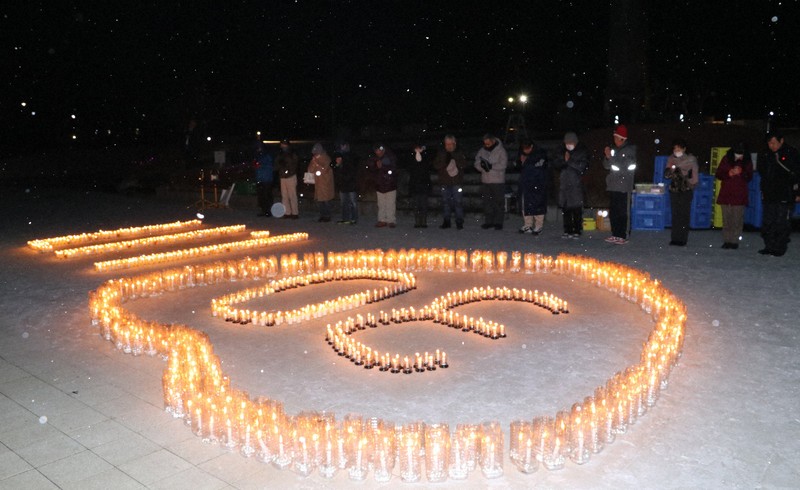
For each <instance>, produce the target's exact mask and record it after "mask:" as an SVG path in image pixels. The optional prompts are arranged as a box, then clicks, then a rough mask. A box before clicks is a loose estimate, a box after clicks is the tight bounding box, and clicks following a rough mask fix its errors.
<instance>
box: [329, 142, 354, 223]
mask: <svg viewBox="0 0 800 490" xmlns="http://www.w3.org/2000/svg"><path fill="white" fill-rule="evenodd" d="M336 147H337V149H336V153H334V154H333V180H334V182H335V183H336V187H337V188H338V189H339V200H340V201H341V204H342V219H341V220H339V221H338V223H339V224H345V225H354V224H356V223H357V222H358V194H357V193H358V163H357V161H356V158H355V157H354V156H353V155H352V153H350V144H349V143H338V144H337V145H336Z"/></svg>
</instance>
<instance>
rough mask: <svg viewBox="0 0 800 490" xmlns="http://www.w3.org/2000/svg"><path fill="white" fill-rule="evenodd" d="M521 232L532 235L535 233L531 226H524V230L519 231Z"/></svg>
mask: <svg viewBox="0 0 800 490" xmlns="http://www.w3.org/2000/svg"><path fill="white" fill-rule="evenodd" d="M519 232H520V233H527V234H529V235H530V234H531V233H533V228H531V227H530V226H523V227H522V228H520V229H519Z"/></svg>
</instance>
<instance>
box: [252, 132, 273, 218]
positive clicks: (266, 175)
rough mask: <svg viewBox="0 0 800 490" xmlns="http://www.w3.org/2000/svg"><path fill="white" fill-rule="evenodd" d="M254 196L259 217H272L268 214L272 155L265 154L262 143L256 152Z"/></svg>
mask: <svg viewBox="0 0 800 490" xmlns="http://www.w3.org/2000/svg"><path fill="white" fill-rule="evenodd" d="M255 166H256V196H257V198H258V207H259V208H261V212H260V213H259V214H258V215H259V216H267V217H270V216H272V213H271V212H270V210H271V208H272V179H273V175H272V174H273V173H274V168H273V164H272V155H270V154H269V153H267V151H266V148H264V145H263V143H259V144H258V149H257V150H256V159H255Z"/></svg>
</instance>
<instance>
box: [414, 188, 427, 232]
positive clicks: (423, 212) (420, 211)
mask: <svg viewBox="0 0 800 490" xmlns="http://www.w3.org/2000/svg"><path fill="white" fill-rule="evenodd" d="M414 224H415V225H427V224H428V194H414Z"/></svg>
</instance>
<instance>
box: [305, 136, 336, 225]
mask: <svg viewBox="0 0 800 490" xmlns="http://www.w3.org/2000/svg"><path fill="white" fill-rule="evenodd" d="M308 171H309V172H311V173H312V174H314V200H315V201H317V206H318V207H319V219H318V220H317V221H320V222H322V223H327V222H329V221H330V220H331V201H332V200H333V197H334V189H333V168H332V166H331V157H330V156H328V153H327V152H326V151H325V148H323V147H322V145H321V144H320V143H315V144H314V146H313V148H311V162H309V164H308Z"/></svg>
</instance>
